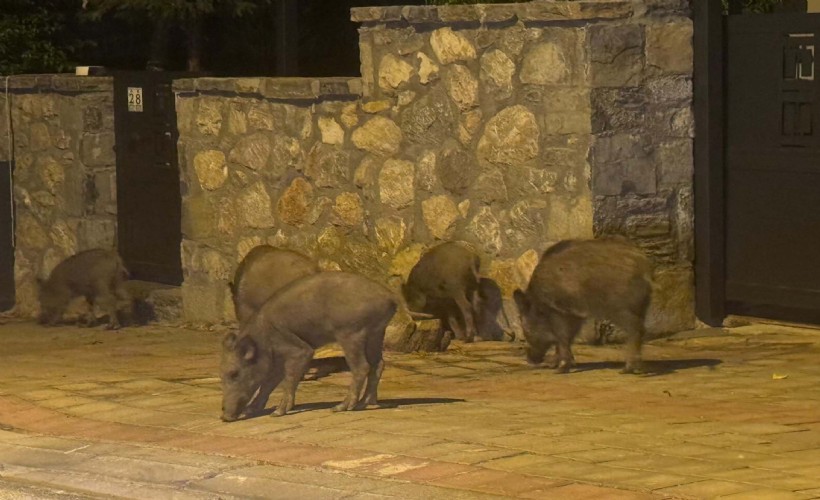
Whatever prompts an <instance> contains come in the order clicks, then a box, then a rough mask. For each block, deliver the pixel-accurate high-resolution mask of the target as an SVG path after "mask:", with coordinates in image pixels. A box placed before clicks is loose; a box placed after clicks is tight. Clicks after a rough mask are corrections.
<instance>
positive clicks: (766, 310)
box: [724, 13, 820, 323]
mask: <svg viewBox="0 0 820 500" xmlns="http://www.w3.org/2000/svg"><path fill="white" fill-rule="evenodd" d="M724 30H725V31H724V36H725V47H726V51H725V71H724V85H725V86H724V88H725V106H724V112H725V132H724V133H725V139H724V140H725V156H724V162H725V178H724V182H725V190H724V192H725V202H724V203H725V290H724V293H725V312H726V313H729V314H742V315H750V316H758V317H767V318H772V319H782V320H792V321H804V322H812V323H815V322H820V258H818V252H819V251H820V87H819V86H820V75H819V74H816V70H817V69H818V68H816V66H815V58H814V54H815V47H817V44H818V42H820V15H817V14H805V13H804V14H768V15H731V16H726V17H725V26H724Z"/></svg>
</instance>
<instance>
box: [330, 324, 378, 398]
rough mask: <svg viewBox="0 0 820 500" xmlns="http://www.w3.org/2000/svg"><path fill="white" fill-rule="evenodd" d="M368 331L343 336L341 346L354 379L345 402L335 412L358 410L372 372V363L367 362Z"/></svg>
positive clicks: (340, 341) (340, 340)
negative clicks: (363, 390)
mask: <svg viewBox="0 0 820 500" xmlns="http://www.w3.org/2000/svg"><path fill="white" fill-rule="evenodd" d="M367 333H368V332H367V330H360V331H358V332H355V333H353V334H352V335H341V336H340V338H339V339H338V340H339V345H340V346H341V347H342V351H344V353H345V359H346V360H347V366H349V367H350V374H351V375H352V379H353V380H351V381H350V388H349V389H348V391H347V396H346V397H345V399H344V401H342V402H341V403H339V404H338V405H336V406H334V407H333V411H349V410H353V409H355V408H356V404H357V403H358V402H359V396H360V395H361V394H362V389H363V388H364V384H365V382H366V381H367V379H368V374H369V373H370V371H371V367H370V363H368V362H367V355H366V352H365V350H366V348H367V347H366V344H367Z"/></svg>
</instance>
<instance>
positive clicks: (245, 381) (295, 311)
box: [221, 271, 398, 422]
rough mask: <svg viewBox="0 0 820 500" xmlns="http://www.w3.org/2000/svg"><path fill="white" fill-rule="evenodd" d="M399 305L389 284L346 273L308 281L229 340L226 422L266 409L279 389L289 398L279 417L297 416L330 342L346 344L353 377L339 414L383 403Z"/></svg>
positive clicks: (275, 301)
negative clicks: (314, 363)
mask: <svg viewBox="0 0 820 500" xmlns="http://www.w3.org/2000/svg"><path fill="white" fill-rule="evenodd" d="M397 304H398V301H397V298H396V297H395V296H394V295H393V293H392V292H391V291H390V290H388V289H387V288H385V287H384V286H382V285H380V284H378V283H375V282H373V281H370V280H369V279H367V278H365V277H363V276H360V275H358V274H352V273H346V272H341V271H331V272H322V273H318V274H314V275H311V276H307V277H305V278H302V279H300V280H298V281H295V282H293V283H292V284H291V285H290V286H288V287H286V288H284V289H282V290H281V291H280V292H279V293H277V294H276V295H274V296H273V297H272V298H271V299H270V300H269V301H268V302H266V303H265V305H263V306H262V308H261V309H260V310H259V312H258V313H257V314H256V315H255V316H254V317H253V319H252V320H251V321H249V322H247V323H246V324H245V325H244V326H243V327H242V328H241V330H240V332H239V333H238V334H235V333H229V334H228V335H227V336H226V337H225V339H224V341H223V344H222V346H223V351H222V365H221V371H222V391H223V393H222V420H224V421H226V422H230V421H233V420H236V419H237V418H239V416H240V415H241V414H242V413H243V412H244V413H245V414H249V415H250V414H254V413H256V412H259V411H261V410H263V409H264V408H265V404H266V403H267V400H268V397H269V396H270V393H271V392H272V391H273V390H274V389H275V388H276V387H277V386H278V385H279V384H280V383H281V384H282V385H283V389H284V394H283V397H282V400H281V402H280V403H279V405H278V406H277V408H276V411H275V412H274V415H277V416H281V415H284V414H285V413H287V412H288V411H290V410H291V409H292V408H293V405H294V401H295V398H296V387H297V385H298V384H299V381H300V380H302V377H303V376H304V374H305V372H306V371H307V369H308V365H309V363H310V361H311V359H312V358H313V353H314V350H315V349H317V348H319V347H321V346H323V345H326V344H329V343H331V342H337V343H338V344H339V345H340V346H341V348H342V351H343V352H344V356H345V360H346V361H347V364H348V366H349V367H350V372H351V375H352V381H351V384H350V388H349V390H348V393H347V397H345V399H344V401H342V402H341V403H340V404H338V405H336V406H335V407H334V411H346V410H353V409H359V408H363V407H365V406H367V405H373V404H377V400H378V397H377V390H378V385H379V379H380V378H381V374H382V370H383V369H384V361H383V360H382V348H383V344H384V331H385V328H386V327H387V324H388V323H389V322H390V319H391V318H392V317H393V314H394V313H395V312H396V307H397ZM365 384H366V386H365ZM362 389H364V394H362ZM255 393H256V397H255V398H254V394H255ZM249 403H250V404H249Z"/></svg>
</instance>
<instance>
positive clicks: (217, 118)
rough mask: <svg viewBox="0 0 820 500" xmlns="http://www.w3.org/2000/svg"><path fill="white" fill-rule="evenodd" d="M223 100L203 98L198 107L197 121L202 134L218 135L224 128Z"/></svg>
mask: <svg viewBox="0 0 820 500" xmlns="http://www.w3.org/2000/svg"><path fill="white" fill-rule="evenodd" d="M222 108H223V101H222V100H221V99H216V98H203V99H201V100H200V101H199V106H198V107H197V112H196V118H195V123H196V127H197V130H199V133H200V134H202V135H210V136H218V135H219V131H220V130H222Z"/></svg>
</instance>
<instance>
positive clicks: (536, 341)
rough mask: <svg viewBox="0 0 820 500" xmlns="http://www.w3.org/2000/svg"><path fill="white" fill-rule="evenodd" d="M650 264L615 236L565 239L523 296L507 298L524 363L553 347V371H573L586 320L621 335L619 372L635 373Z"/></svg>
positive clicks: (545, 260)
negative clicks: (605, 323) (514, 309)
mask: <svg viewBox="0 0 820 500" xmlns="http://www.w3.org/2000/svg"><path fill="white" fill-rule="evenodd" d="M651 294H652V264H651V262H650V261H649V258H648V257H647V256H646V255H645V254H644V253H643V252H642V251H641V250H640V249H639V248H638V247H637V246H635V245H634V244H632V243H631V242H629V241H628V240H626V239H625V238H621V237H610V238H601V239H595V240H565V241H562V242H560V243H557V244H556V245H554V246H552V247H550V248H549V249H547V251H545V252H544V254H543V256H542V257H541V261H540V262H539V263H538V266H536V268H535V271H534V272H533V275H532V278H531V280H530V284H529V286H528V287H527V290H526V292H524V291H521V290H516V291H515V292H514V294H513V297H514V299H515V302H516V305H517V306H518V310H519V312H520V313H521V320H522V321H521V323H522V326H523V329H524V335H525V337H526V340H527V343H528V348H527V359H528V361H529V362H530V363H534V364H538V363H541V362H543V361H544V356H545V354H546V352H547V350H549V348H550V347H552V346H553V345H554V346H555V347H556V351H557V352H556V361H557V371H558V372H560V373H564V372H567V371H569V369H570V367H572V366H574V364H575V359H574V357H573V355H572V349H571V346H572V342H573V340H574V339H575V336H576V335H577V334H578V331H579V330H580V328H581V326H582V324H583V322H584V320H585V319H586V318H595V319H600V320H609V321H611V322H612V323H614V324H616V325H618V326H619V327H621V328H622V329H623V330H624V331H625V332H626V333H627V346H626V363H625V366H624V369H623V373H635V372H637V371H639V370H640V363H641V344H642V342H643V336H644V322H645V320H646V311H647V308H648V307H649V302H650V298H651Z"/></svg>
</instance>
